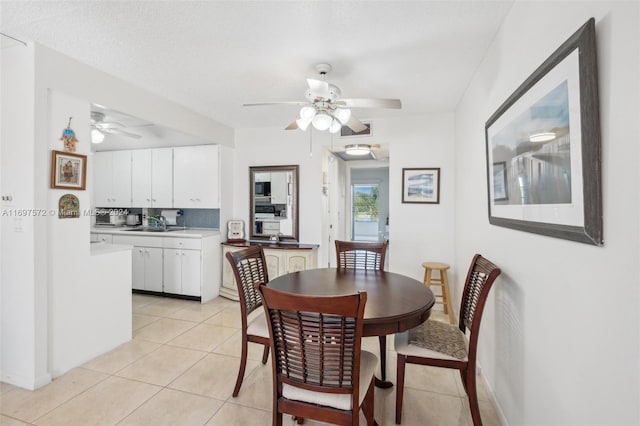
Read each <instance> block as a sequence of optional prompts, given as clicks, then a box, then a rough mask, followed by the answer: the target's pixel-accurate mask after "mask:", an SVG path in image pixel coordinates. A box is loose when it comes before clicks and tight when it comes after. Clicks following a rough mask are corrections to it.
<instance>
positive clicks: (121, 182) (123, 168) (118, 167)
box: [112, 151, 131, 207]
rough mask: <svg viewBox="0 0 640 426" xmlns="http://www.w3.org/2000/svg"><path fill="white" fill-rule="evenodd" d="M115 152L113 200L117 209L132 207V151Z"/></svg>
mask: <svg viewBox="0 0 640 426" xmlns="http://www.w3.org/2000/svg"><path fill="white" fill-rule="evenodd" d="M112 152H113V199H114V203H115V206H116V207H131V151H112Z"/></svg>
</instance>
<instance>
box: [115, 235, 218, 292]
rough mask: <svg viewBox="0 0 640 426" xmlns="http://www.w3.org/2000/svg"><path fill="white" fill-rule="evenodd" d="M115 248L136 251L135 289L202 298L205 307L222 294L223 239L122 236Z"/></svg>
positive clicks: (116, 239)
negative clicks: (124, 247)
mask: <svg viewBox="0 0 640 426" xmlns="http://www.w3.org/2000/svg"><path fill="white" fill-rule="evenodd" d="M123 233H124V234H127V232H126V231H125V232H115V233H114V235H113V243H114V244H127V245H131V246H134V248H133V251H132V252H133V267H132V278H133V285H132V287H133V289H134V290H145V291H153V292H157V293H167V294H175V295H182V296H192V297H199V298H200V300H201V301H202V303H204V302H207V301H209V300H211V299H213V298H215V297H217V296H218V294H219V292H220V275H221V272H220V235H219V234H217V233H216V234H215V235H211V233H210V232H208V234H209V235H207V236H203V237H198V238H180V237H166V236H163V235H162V233H158V235H156V234H155V233H154V235H122V234H123Z"/></svg>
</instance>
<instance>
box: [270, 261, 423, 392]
mask: <svg viewBox="0 0 640 426" xmlns="http://www.w3.org/2000/svg"><path fill="white" fill-rule="evenodd" d="M268 286H269V287H271V288H274V289H276V290H280V291H286V292H288V293H294V294H301V295H305V296H339V295H345V294H353V293H357V292H358V291H366V292H367V304H366V305H365V309H364V324H363V330H362V333H363V336H364V337H369V336H378V337H379V338H380V370H381V378H380V379H377V378H376V385H377V386H378V387H382V388H386V387H390V386H392V383H390V382H388V381H386V341H387V339H386V336H387V334H393V333H399V332H402V331H406V330H408V329H410V328H413V327H415V326H417V325H419V324H422V323H423V322H425V321H426V320H427V318H429V315H430V314H431V308H432V307H433V304H434V303H435V297H434V295H433V293H432V292H431V290H430V289H429V288H427V287H426V286H425V285H424V284H423V283H421V282H420V281H418V280H416V279H413V278H410V277H407V276H404V275H400V274H396V273H393V272H387V271H378V270H370V269H337V268H322V269H308V270H304V271H298V272H292V273H289V274H285V275H281V276H279V277H277V278H274V279H273V280H271V281H269V284H268Z"/></svg>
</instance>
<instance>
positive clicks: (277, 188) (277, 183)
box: [270, 172, 290, 204]
mask: <svg viewBox="0 0 640 426" xmlns="http://www.w3.org/2000/svg"><path fill="white" fill-rule="evenodd" d="M270 174H271V204H289V203H288V202H287V195H289V182H287V176H290V173H282V172H281V173H270Z"/></svg>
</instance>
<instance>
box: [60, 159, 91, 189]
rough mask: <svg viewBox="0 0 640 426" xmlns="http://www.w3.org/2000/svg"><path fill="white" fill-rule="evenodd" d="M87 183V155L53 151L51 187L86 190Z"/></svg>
mask: <svg viewBox="0 0 640 426" xmlns="http://www.w3.org/2000/svg"><path fill="white" fill-rule="evenodd" d="M86 183H87V156H86V155H80V154H72V153H70V152H62V151H52V152H51V188H55V189H78V190H84V189H85V186H86Z"/></svg>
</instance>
